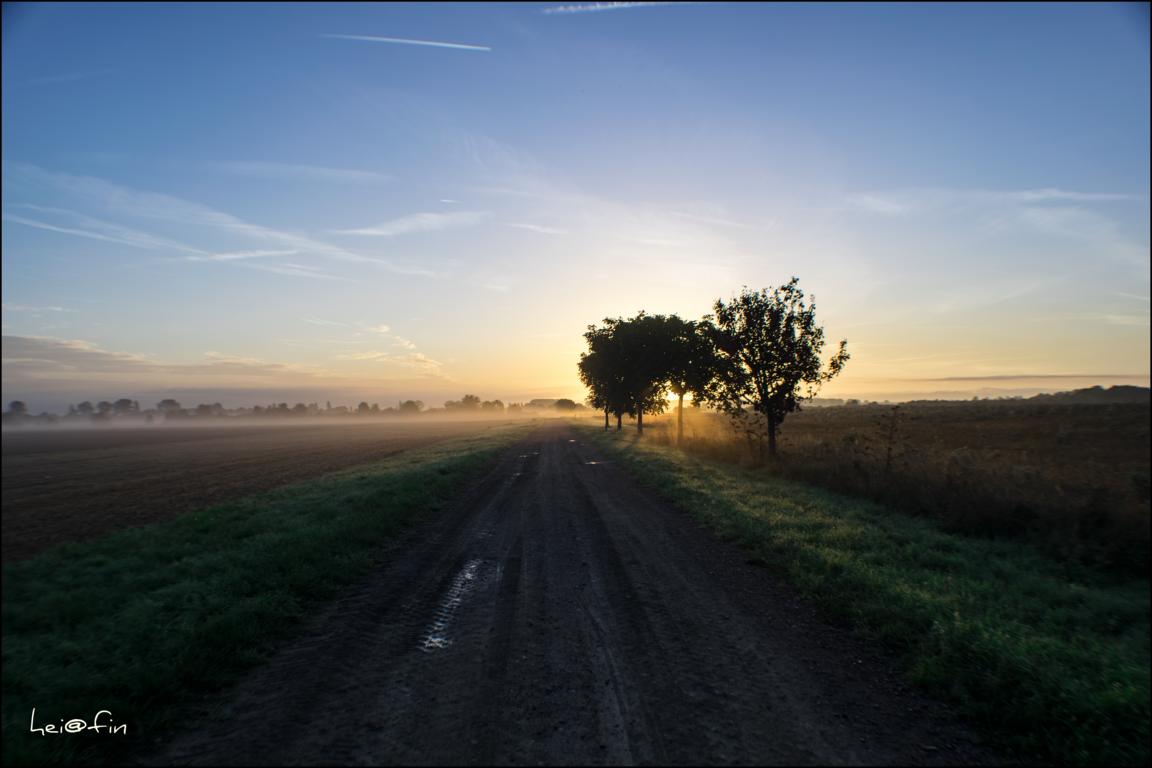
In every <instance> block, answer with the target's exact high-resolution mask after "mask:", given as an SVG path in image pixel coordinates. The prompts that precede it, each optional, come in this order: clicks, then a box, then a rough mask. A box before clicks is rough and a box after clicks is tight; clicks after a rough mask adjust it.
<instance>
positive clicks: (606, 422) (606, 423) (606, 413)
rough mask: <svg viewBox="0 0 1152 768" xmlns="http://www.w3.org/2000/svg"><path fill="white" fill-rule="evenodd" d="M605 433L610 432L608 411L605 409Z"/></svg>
mask: <svg viewBox="0 0 1152 768" xmlns="http://www.w3.org/2000/svg"><path fill="white" fill-rule="evenodd" d="M604 431H605V432H607V431H608V409H607V408H605V409H604Z"/></svg>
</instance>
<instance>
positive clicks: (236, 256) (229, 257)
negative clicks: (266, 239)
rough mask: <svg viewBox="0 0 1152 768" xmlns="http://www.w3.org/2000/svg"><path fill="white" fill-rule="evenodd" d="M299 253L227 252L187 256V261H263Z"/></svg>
mask: <svg viewBox="0 0 1152 768" xmlns="http://www.w3.org/2000/svg"><path fill="white" fill-rule="evenodd" d="M296 253H299V251H227V252H225V253H210V254H208V255H207V256H186V257H185V260H186V261H240V260H241V259H263V258H267V257H269V256H291V255H293V254H296Z"/></svg>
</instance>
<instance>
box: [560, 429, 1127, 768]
mask: <svg viewBox="0 0 1152 768" xmlns="http://www.w3.org/2000/svg"><path fill="white" fill-rule="evenodd" d="M582 429H583V430H584V431H585V432H586V434H587V435H588V437H590V438H592V439H593V440H595V441H596V442H597V443H598V444H600V445H602V446H603V447H604V448H605V449H606V450H608V451H609V452H611V453H612V454H613V455H614V456H615V457H616V458H617V459H618V460H619V461H620V463H621V465H622V466H623V467H624V468H626V469H627V470H629V471H630V472H632V473H633V474H634V475H636V476H638V477H639V478H640V479H641V480H642V481H644V482H645V483H646V484H647V485H649V486H650V487H652V488H654V489H656V490H657V491H658V492H660V493H661V494H662V495H664V496H666V497H667V498H668V499H669V500H671V501H672V502H673V503H674V504H676V505H677V506H679V507H680V508H682V509H684V510H686V511H688V512H690V513H691V514H693V515H694V516H696V517H697V518H698V519H700V520H701V521H703V522H704V523H706V524H708V525H709V526H710V527H711V528H713V529H714V530H715V531H716V532H717V533H718V534H719V535H720V536H721V537H723V538H725V539H728V540H732V541H734V542H736V543H738V544H739V545H740V546H742V547H744V548H745V549H746V550H748V551H749V552H750V553H751V554H752V555H753V557H754V559H755V560H756V561H758V562H761V563H763V564H764V565H766V566H767V567H770V568H771V569H773V570H775V571H777V572H778V573H780V574H782V575H783V576H784V577H785V578H787V579H788V580H790V581H791V582H792V583H794V584H796V585H797V586H798V587H799V588H800V589H801V590H802V591H804V592H805V593H806V594H807V595H809V596H810V597H812V598H813V599H814V600H815V601H816V602H817V603H818V604H819V605H820V606H821V607H822V608H823V609H824V610H825V611H826V612H827V613H828V614H830V615H832V616H835V617H838V618H840V619H843V620H846V621H848V622H849V623H850V624H851V625H852V626H854V627H855V628H857V629H858V630H859V631H861V632H863V633H865V634H868V635H871V636H873V637H874V638H876V639H878V640H879V641H881V642H883V643H884V644H886V645H888V646H889V647H891V648H894V649H895V650H897V651H899V652H900V653H901V654H902V655H903V657H904V658H905V659H906V661H907V666H908V671H909V673H910V676H911V677H912V679H913V680H914V681H915V682H916V683H918V684H920V685H921V686H923V687H924V688H926V689H928V690H929V691H931V692H933V693H935V694H936V695H938V696H941V697H942V698H945V699H948V700H950V701H951V702H953V703H954V704H955V705H957V708H958V709H959V710H960V712H961V713H962V714H963V715H964V716H965V717H966V718H967V719H969V720H970V721H971V722H973V723H974V724H975V725H977V726H979V727H980V728H981V729H982V730H984V731H985V732H986V733H988V734H989V735H990V736H991V737H992V738H993V740H994V741H995V742H996V743H998V744H1000V745H1002V746H1004V747H1006V748H1009V749H1011V750H1013V751H1015V752H1016V753H1017V754H1019V755H1021V756H1024V757H1026V758H1029V759H1039V760H1041V761H1044V762H1049V761H1055V762H1059V763H1069V764H1080V765H1089V764H1128V765H1145V764H1147V762H1148V757H1149V754H1148V740H1149V585H1148V582H1147V580H1146V579H1143V578H1141V579H1132V578H1123V577H1120V576H1117V575H1115V574H1107V573H1105V572H1101V571H1098V570H1093V569H1089V568H1086V567H1084V566H1082V565H1078V564H1075V563H1071V562H1058V561H1056V560H1054V559H1050V558H1048V557H1045V556H1044V555H1042V554H1040V553H1039V552H1038V551H1037V550H1036V549H1035V547H1032V546H1030V545H1028V544H1027V543H1025V542H1022V541H1015V540H989V539H981V538H970V537H966V536H961V535H957V534H954V533H949V532H947V531H944V530H942V529H941V527H940V524H939V523H938V522H936V521H932V520H928V519H923V518H914V517H909V516H908V515H905V514H901V513H898V512H894V511H893V510H891V509H890V508H887V507H884V506H881V505H879V504H877V503H875V502H872V501H868V500H862V499H859V498H851V497H848V496H843V495H840V494H837V493H835V492H832V491H828V490H824V489H820V488H816V487H812V486H809V485H805V484H802V483H800V482H796V481H791V480H786V479H782V478H779V477H774V476H772V475H770V474H767V473H764V472H757V471H751V470H748V469H745V468H741V467H739V466H734V465H732V464H730V463H724V462H721V461H716V460H713V459H706V458H702V457H699V456H694V455H691V454H685V453H682V452H680V451H677V450H675V449H673V448H671V447H667V446H662V445H654V444H652V443H651V442H649V441H647V440H645V441H643V442H641V441H638V440H637V439H636V435H635V433H634V432H624V433H614V432H610V433H603V432H600V431H598V430H596V429H595V428H592V427H587V426H583V427H582Z"/></svg>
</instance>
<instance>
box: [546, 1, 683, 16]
mask: <svg viewBox="0 0 1152 768" xmlns="http://www.w3.org/2000/svg"><path fill="white" fill-rule="evenodd" d="M670 5H699V3H693V2H681V3H676V2H667V3H661V2H649V3H576V4H573V5H554V6H552V7H550V8H545V9H543V10H541V11H540V13H545V14H548V15H565V14H573V13H601V12H603V11H625V10H628V9H629V8H659V7H663V6H670Z"/></svg>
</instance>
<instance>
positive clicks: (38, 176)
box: [5, 164, 437, 277]
mask: <svg viewBox="0 0 1152 768" xmlns="http://www.w3.org/2000/svg"><path fill="white" fill-rule="evenodd" d="M6 170H7V169H6ZM11 170H12V173H13V174H22V175H25V176H28V177H31V178H33V179H35V180H36V181H38V182H41V183H48V184H52V185H54V186H56V187H58V188H61V189H63V190H65V191H67V192H68V193H70V194H72V195H74V196H76V197H79V198H82V199H84V200H86V201H88V202H89V203H90V204H93V205H96V206H99V207H100V208H102V209H104V210H108V211H113V212H116V213H118V214H121V215H124V216H129V217H135V218H145V219H157V220H161V221H168V222H175V223H177V224H180V225H183V226H188V227H203V228H205V229H210V230H215V231H216V232H218V233H224V234H228V235H232V236H235V237H241V238H245V239H247V240H250V241H256V242H260V243H269V244H272V245H274V246H275V247H276V248H275V249H278V250H292V251H296V252H297V253H299V254H300V255H306V256H319V257H322V258H327V259H332V260H337V261H345V262H351V263H359V264H374V265H377V266H379V267H382V268H384V269H386V270H388V271H389V272H392V273H395V274H401V275H416V276H423V277H436V276H437V275H436V273H434V272H432V271H431V270H428V269H425V268H424V267H419V266H413V265H405V264H400V263H396V262H393V261H391V260H389V259H384V258H379V257H375V256H365V255H363V254H360V253H356V252H353V251H349V250H348V249H346V248H342V247H340V246H337V245H334V244H332V243H327V242H323V241H321V240H316V239H314V238H311V237H308V236H306V235H300V234H297V233H294V232H286V231H283V230H278V229H273V228H270V227H265V226H262V225H259V224H253V223H251V222H248V221H245V220H243V219H241V218H239V217H236V216H233V215H232V214H229V213H225V212H224V211H219V210H216V209H214V208H210V207H208V206H206V205H201V204H199V203H195V202H191V201H188V200H183V199H181V198H178V197H173V196H171V195H166V194H162V193H159V192H147V191H141V190H136V189H132V188H130V187H124V186H121V185H119V184H114V183H112V182H109V181H105V180H104V179H99V178H95V177H92V176H73V175H70V174H65V173H55V172H50V171H45V170H43V169H41V168H38V167H36V166H33V165H28V164H13V167H12V169H11ZM5 216H6V217H7V214H5ZM21 223H25V222H21ZM36 225H44V223H43V222H36V223H34V224H33V225H32V226H36ZM46 226H52V225H46ZM57 229H61V228H59V227H57ZM121 229H123V228H121ZM69 233H70V234H78V235H81V236H85V237H93V236H96V238H97V239H110V238H113V237H116V236H117V235H112V234H107V233H103V232H90V231H88V232H81V231H70V232H69ZM118 234H120V235H121V237H120V240H118V241H124V240H129V239H132V238H129V237H127V236H126V235H123V233H122V232H119V233H118ZM137 234H141V233H137ZM149 237H150V236H149ZM153 240H155V241H156V243H157V244H159V243H161V242H162V243H163V244H165V245H166V246H167V247H177V248H179V249H180V250H184V251H186V252H190V253H193V254H195V255H200V256H209V255H211V252H210V251H205V250H201V249H197V248H190V247H188V246H183V245H181V244H173V243H171V242H170V241H160V240H158V239H155V238H154V239H153ZM129 244H134V245H141V243H138V242H133V243H129ZM141 247H143V246H141ZM240 250H242V249H237V251H240ZM236 263H237V264H241V265H246V266H251V265H247V264H246V262H245V261H244V260H238V261H237V262H236ZM260 268H261V269H265V270H266V271H274V270H272V269H270V268H269V267H267V266H264V267H260ZM308 269H311V268H308ZM280 272H281V273H282V274H297V275H299V272H300V265H286V266H284V265H282V267H281V269H280Z"/></svg>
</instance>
